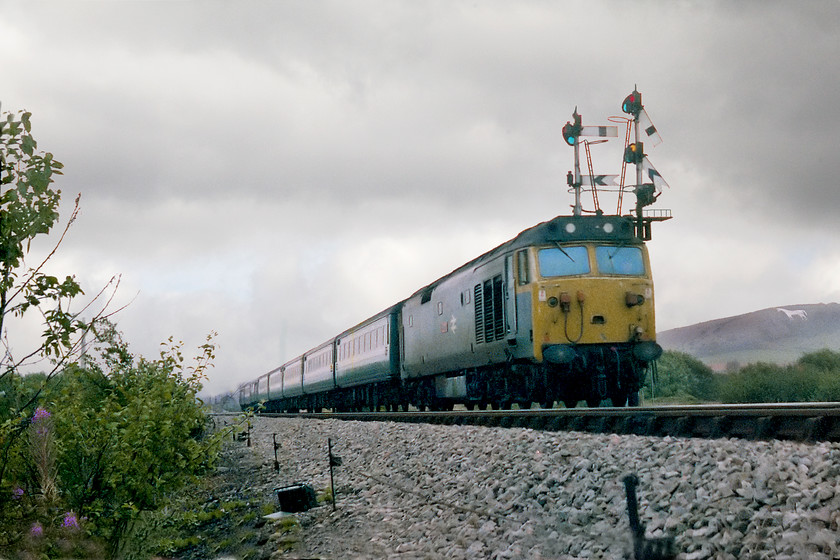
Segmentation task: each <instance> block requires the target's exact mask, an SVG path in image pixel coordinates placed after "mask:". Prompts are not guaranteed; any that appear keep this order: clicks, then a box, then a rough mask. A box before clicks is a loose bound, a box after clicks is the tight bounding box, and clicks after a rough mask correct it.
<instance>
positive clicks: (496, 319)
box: [473, 275, 505, 343]
mask: <svg viewBox="0 0 840 560" xmlns="http://www.w3.org/2000/svg"><path fill="white" fill-rule="evenodd" d="M473 301H474V302H475V341H476V342H478V343H482V342H493V341H495V340H502V339H503V338H504V336H505V308H504V303H505V299H504V283H503V282H502V276H501V275H499V276H495V277H494V278H492V279H490V280H485V281H484V282H483V283H481V284H476V285H475V288H474V289H473Z"/></svg>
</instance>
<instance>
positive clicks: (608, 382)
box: [238, 91, 670, 412]
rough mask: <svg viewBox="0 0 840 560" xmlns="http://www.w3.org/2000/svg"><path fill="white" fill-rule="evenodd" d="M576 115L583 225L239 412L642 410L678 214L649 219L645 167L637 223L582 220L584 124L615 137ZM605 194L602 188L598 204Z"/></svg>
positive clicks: (479, 270)
mask: <svg viewBox="0 0 840 560" xmlns="http://www.w3.org/2000/svg"><path fill="white" fill-rule="evenodd" d="M634 94H635V95H638V100H639V102H638V105H637V106H633V107H631V108H634V109H638V110H637V111H636V114H633V113H630V114H633V117H634V118H633V120H632V121H629V119H628V121H629V122H628V134H627V138H628V141H629V137H630V133H629V131H630V126H631V125H635V128H636V131H637V132H636V135H637V142H636V143H635V145H634V144H630V145H629V146H627V147H626V152H627V153H628V154H630V155H628V156H627V157H626V158H625V162H626V163H634V162H632V161H628V160H629V159H630V158H631V157H636V156H635V154H642V153H643V152H642V150H641V149H640V148H641V146H642V143H641V142H639V141H638V135H639V119H640V116H642V111H643V109H642V107H641V96H640V95H639V94H638V92H636V91H634ZM631 95H632V94H631ZM628 99H629V97H628ZM626 103H627V100H625V105H626ZM625 112H629V111H627V110H626V109H625ZM643 116H645V117H646V114H644V115H643ZM574 117H575V120H574V124H572V123H569V124H567V127H564V137H565V138H566V141H567V142H569V138H570V137H571V138H572V139H573V140H574V143H572V142H569V143H570V145H573V146H574V147H575V154H576V156H575V175H574V177H572V176H571V173H570V178H569V185H570V190H572V191H573V192H574V193H575V197H576V203H575V207H574V208H575V210H574V212H573V214H572V215H570V216H558V217H556V218H553V219H551V220H549V221H546V222H543V223H540V224H538V225H536V226H534V227H531V228H529V229H526V230H525V231H523V232H521V233H520V234H519V235H517V236H516V237H514V238H513V239H511V240H509V241H507V242H505V243H503V244H501V245H499V246H498V247H496V248H494V249H492V250H490V251H488V252H487V253H484V254H483V255H481V256H479V257H477V258H475V259H473V260H471V261H470V262H468V263H466V264H464V265H462V266H461V267H459V268H457V269H456V270H454V271H452V272H451V273H449V274H447V275H446V276H444V277H442V278H440V279H438V280H436V281H435V282H433V283H431V284H429V285H428V286H425V287H423V288H421V289H420V290H418V291H417V292H415V293H414V294H412V295H411V296H409V297H408V298H406V299H404V300H402V301H400V302H398V303H396V304H395V305H393V306H391V307H389V308H387V309H385V310H383V311H382V312H380V313H378V314H376V315H374V316H373V317H370V318H368V319H367V320H365V321H363V322H361V323H359V324H358V325H356V326H354V327H352V328H350V329H347V330H346V331H344V332H342V333H339V334H338V335H336V336H334V337H332V338H330V339H328V340H326V341H325V342H324V343H323V344H321V345H319V346H317V347H316V348H313V349H311V350H309V351H307V352H305V353H304V354H302V355H300V356H298V357H296V358H295V359H293V360H290V361H288V362H287V363H285V364H283V365H281V366H280V367H277V368H276V369H274V370H272V371H269V372H268V373H266V374H264V375H262V376H261V377H259V378H258V379H256V380H255V381H252V382H248V383H245V384H243V385H241V386H240V387H239V389H238V395H239V403H240V405H241V406H242V407H243V408H248V407H254V406H256V405H258V404H260V403H261V404H262V406H263V407H264V410H266V411H268V412H279V411H283V412H288V411H299V410H308V411H315V412H317V411H321V410H322V409H325V408H326V409H331V410H335V411H348V410H381V409H383V408H384V409H387V410H398V409H402V410H408V407H409V406H413V407H416V408H418V409H420V410H426V409H431V410H442V409H450V408H452V407H453V406H454V405H456V404H462V405H466V406H467V407H480V408H482V409H483V408H485V407H487V406H492V407H493V408H499V409H504V408H509V407H511V406H512V405H513V404H514V403H516V404H517V405H518V406H519V407H520V408H530V407H531V406H532V403H538V404H539V405H541V406H543V407H551V406H553V404H554V403H555V402H558V401H559V402H562V403H564V404H565V406H567V407H574V406H576V405H577V404H578V403H579V402H580V401H585V402H586V403H587V404H588V405H589V406H598V405H600V404H601V403H602V402H607V399H608V400H609V403H610V404H612V405H613V406H624V405H626V404H629V405H631V406H632V405H637V404H638V403H639V389H640V388H641V386H642V384H643V382H644V380H645V376H646V372H647V369H648V367H649V365H650V364H651V363H652V362H654V361H655V360H656V359H657V358H658V357H659V356H660V354H661V352H662V349H661V347H660V346H659V345H658V344H657V343H656V340H655V338H656V329H655V322H654V291H653V279H652V276H651V268H650V260H649V258H648V252H647V247H646V245H645V241H647V240H648V239H650V225H651V222H653V221H659V220H662V219H667V217H670V214H668V215H667V216H665V215H661V214H660V215H659V216H651V215H646V214H645V212H644V211H643V206H646V205H647V204H650V203H651V202H652V200H653V199H655V197H653V196H652V192H653V191H654V190H655V188H656V185H654V184H644V183H642V181H641V171H642V170H643V169H644V167H643V165H642V163H643V162H642V161H641V160H640V161H636V162H635V163H637V169H638V170H639V173H637V178H638V181H637V184H636V185H634V186H632V191H633V192H635V193H636V195H637V203H636V208H635V214H634V213H629V214H627V215H620V213H617V214H615V215H606V214H604V213H603V212H602V211H601V210H600V208H597V207H596V209H595V210H594V211H591V212H590V213H585V212H583V211H582V210H581V204H580V195H581V192H585V191H587V187H586V185H584V184H583V180H582V179H581V176H580V172H579V161H578V157H579V155H578V154H579V152H578V146H577V144H578V143H579V141H580V140H579V137H580V136H583V135H586V133H587V128H593V129H594V128H600V129H602V130H600V131H598V134H601V135H604V134H602V132H603V129H606V128H610V127H582V126H581V124H580V116H579V115H578V114H577V110H575V114H574ZM626 143H627V142H626ZM630 146H634V150H632V152H633V153H630V152H631V150H630ZM587 153H588V150H587ZM590 168H591V164H590ZM651 169H652V167H651ZM657 175H658V174H657ZM623 176H624V174H623V173H622V177H623ZM651 177H653V176H652V175H651ZM595 188H596V187H595V184H594V182H593V183H592V184H591V185H590V189H589V190H592V192H593V195H594V190H595ZM619 189H620V190H623V189H625V188H624V187H623V186H620V187H619ZM597 200H598V199H597V197H594V201H595V204H597Z"/></svg>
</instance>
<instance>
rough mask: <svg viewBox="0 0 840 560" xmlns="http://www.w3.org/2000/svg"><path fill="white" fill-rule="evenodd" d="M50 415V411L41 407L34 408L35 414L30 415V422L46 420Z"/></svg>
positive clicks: (35, 422)
mask: <svg viewBox="0 0 840 560" xmlns="http://www.w3.org/2000/svg"><path fill="white" fill-rule="evenodd" d="M50 416H51V414H50V411H49V410H47V409H46V408H43V407H40V406H39V407H38V408H36V409H35V415H34V416H32V423H33V424H37V423H38V422H40V421H41V420H46V419H47V418H49V417H50Z"/></svg>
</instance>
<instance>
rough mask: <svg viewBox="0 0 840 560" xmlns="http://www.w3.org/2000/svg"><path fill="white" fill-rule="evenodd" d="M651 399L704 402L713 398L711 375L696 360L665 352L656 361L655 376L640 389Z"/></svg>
mask: <svg viewBox="0 0 840 560" xmlns="http://www.w3.org/2000/svg"><path fill="white" fill-rule="evenodd" d="M643 391H644V396H645V398H647V399H651V398H669V399H670V398H676V399H680V400H687V401H704V400H712V399H714V398H715V375H714V373H713V372H712V370H711V368H709V367H708V366H707V365H705V364H704V363H703V362H701V361H700V360H698V359H696V358H694V357H692V356H690V355H688V354H685V353H683V352H671V351H667V352H664V353H663V354H662V357H660V358H659V360H657V363H656V369H655V374H654V375H652V376H651V377H650V378H649V379H648V383H647V385H646V386H645V387H644V389H643Z"/></svg>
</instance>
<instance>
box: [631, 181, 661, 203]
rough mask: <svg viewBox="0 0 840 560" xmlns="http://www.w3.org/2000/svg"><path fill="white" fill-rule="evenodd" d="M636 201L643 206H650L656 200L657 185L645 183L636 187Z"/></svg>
mask: <svg viewBox="0 0 840 560" xmlns="http://www.w3.org/2000/svg"><path fill="white" fill-rule="evenodd" d="M636 202H637V203H638V205H639V206H640V207H641V206H650V205H651V204H653V203H654V202H656V187H655V186H654V185H653V183H645V184H644V185H639V186H638V187H636Z"/></svg>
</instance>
